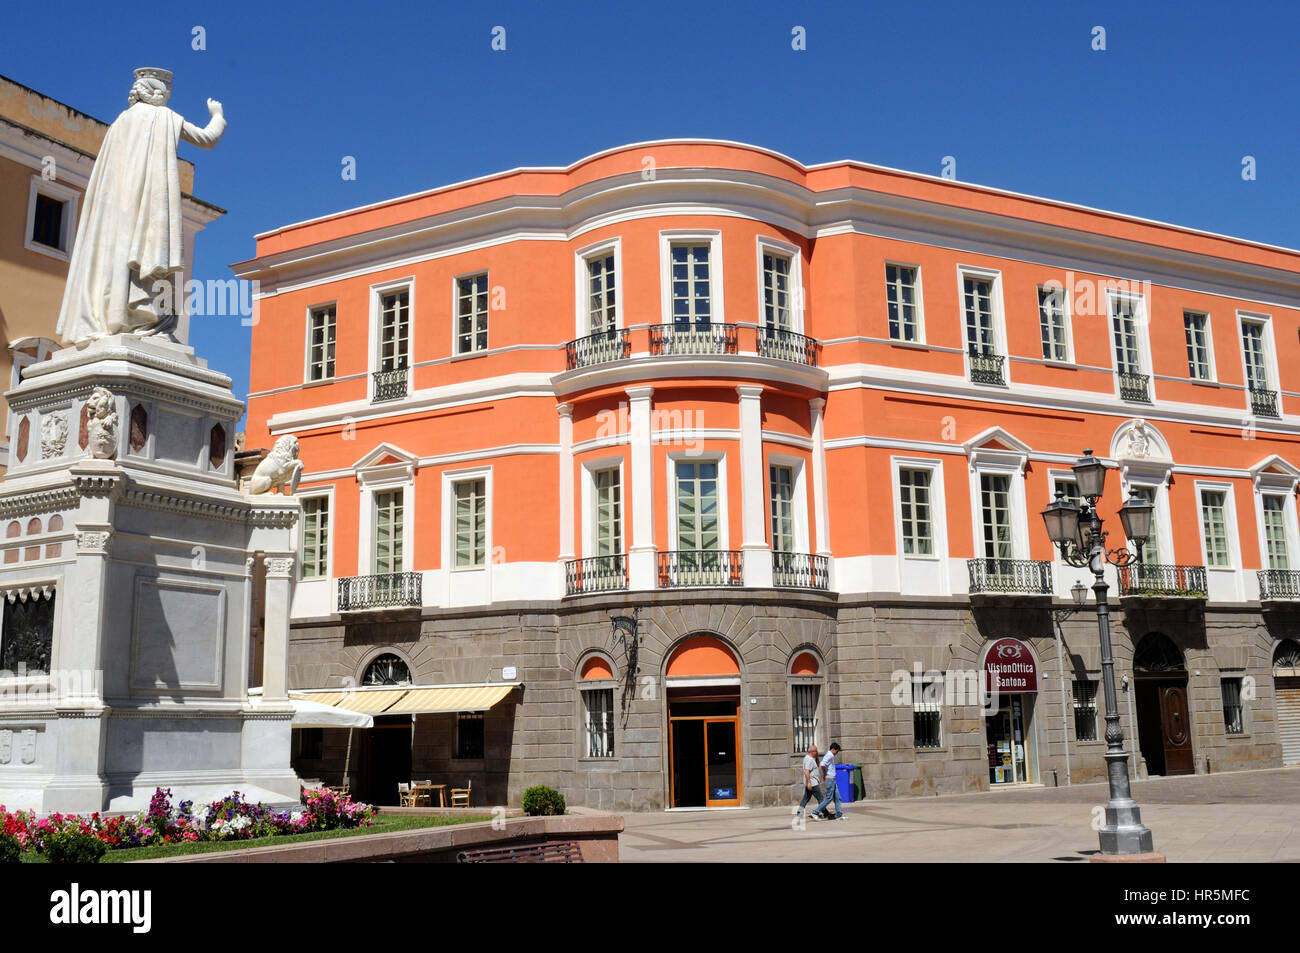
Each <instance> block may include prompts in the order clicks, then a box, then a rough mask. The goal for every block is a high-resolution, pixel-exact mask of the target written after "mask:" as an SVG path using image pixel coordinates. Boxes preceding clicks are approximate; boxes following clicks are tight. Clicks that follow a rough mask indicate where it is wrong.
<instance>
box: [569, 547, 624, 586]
mask: <svg viewBox="0 0 1300 953" xmlns="http://www.w3.org/2000/svg"><path fill="white" fill-rule="evenodd" d="M626 588H627V557H626V556H625V555H623V554H622V553H617V554H615V555H612V556H589V557H587V558H586V559H570V560H569V561H568V562H566V563H565V564H564V592H565V595H569V596H577V595H582V594H584V593H588V592H615V591H618V590H620V589H626Z"/></svg>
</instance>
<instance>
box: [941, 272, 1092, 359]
mask: <svg viewBox="0 0 1300 953" xmlns="http://www.w3.org/2000/svg"><path fill="white" fill-rule="evenodd" d="M1045 290H1046V291H1053V292H1057V293H1059V294H1060V298H1061V317H1062V320H1063V321H1064V322H1065V329H1064V331H1065V359H1064V360H1061V359H1060V358H1055V357H1050V358H1046V357H1045V358H1043V360H1045V361H1047V362H1048V363H1049V364H1069V365H1073V364H1074V309H1073V308H1072V306H1071V305H1072V302H1071V300H1070V298H1071V295H1070V289H1068V288H1066V287H1065V285H1064V284H1062V283H1061V282H1056V283H1055V284H1053V282H1052V281H1050V280H1049V281H1045V282H1041V283H1039V284H1037V285H1035V290H1034V298H1035V302H1034V303H1035V305H1037V307H1038V339H1039V353H1040V354H1041V353H1042V338H1043V310H1042V303H1041V302H1040V301H1039V300H1037V299H1038V297H1039V295H1040V293H1041V292H1043V291H1045ZM963 330H965V329H964V328H963Z"/></svg>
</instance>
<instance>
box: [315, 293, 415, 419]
mask: <svg viewBox="0 0 1300 953" xmlns="http://www.w3.org/2000/svg"><path fill="white" fill-rule="evenodd" d="M403 289H405V290H406V292H407V298H408V302H409V305H410V317H409V319H408V321H407V330H406V373H407V392H408V393H409V392H410V390H411V379H412V375H413V374H414V367H415V278H414V276H407V277H405V278H397V279H394V280H392V281H384V282H380V283H379V284H374V285H371V286H370V349H369V353H368V355H367V358H366V378H367V380H368V383H367V384H366V399H367V400H373V399H374V396H375V371H377V370H379V355H380V351H381V347H382V345H381V342H380V338H381V336H382V334H383V326H382V321H383V310H384V309H383V297H384V295H385V294H388V293H389V292H392V291H401V290H403ZM334 319H335V321H336V322H337V320H338V312H337V311H335V313H334ZM336 356H337V353H336ZM335 369H336V370H337V366H336V367H335Z"/></svg>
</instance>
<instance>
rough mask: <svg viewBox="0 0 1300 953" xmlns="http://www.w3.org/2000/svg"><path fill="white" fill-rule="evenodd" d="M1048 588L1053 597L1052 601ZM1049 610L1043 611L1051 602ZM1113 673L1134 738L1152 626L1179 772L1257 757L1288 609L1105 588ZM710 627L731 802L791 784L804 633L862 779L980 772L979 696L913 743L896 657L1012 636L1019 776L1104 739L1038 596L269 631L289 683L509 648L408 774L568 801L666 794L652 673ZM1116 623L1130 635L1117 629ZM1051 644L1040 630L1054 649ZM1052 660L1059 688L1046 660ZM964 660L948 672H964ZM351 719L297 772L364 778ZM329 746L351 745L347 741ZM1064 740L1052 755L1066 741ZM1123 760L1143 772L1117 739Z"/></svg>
mask: <svg viewBox="0 0 1300 953" xmlns="http://www.w3.org/2000/svg"><path fill="white" fill-rule="evenodd" d="M634 605H635V609H636V612H637V615H638V625H637V631H638V633H639V637H638V644H637V652H636V657H635V660H634V661H635V665H636V670H635V671H631V672H629V671H628V669H629V667H630V666H629V664H628V663H629V653H628V651H627V649H626V647H625V644H624V643H623V642H622V641H620V639H619V638H618V636H617V634H616V633H614V631H613V628H612V626H611V621H610V620H611V616H616V615H631V614H632V612H633V608H634ZM1060 608H1061V607H1056V609H1057V610H1059V609H1060ZM1061 615H1066V617H1064V618H1059V617H1060V616H1061ZM1111 620H1112V640H1113V644H1114V654H1115V669H1116V679H1117V681H1119V680H1120V679H1121V676H1124V675H1129V676H1130V679H1129V682H1128V689H1127V690H1125V689H1123V688H1121V689H1120V690H1119V692H1118V703H1119V710H1120V716H1121V727H1122V728H1123V730H1124V732H1125V736H1126V747H1128V749H1129V750H1130V751H1133V750H1134V749H1135V747H1136V740H1135V737H1134V729H1135V727H1136V726H1135V724H1134V721H1133V715H1134V709H1133V707H1132V706H1131V705H1130V702H1129V700H1130V697H1131V694H1132V691H1133V687H1134V684H1135V683H1134V681H1133V679H1132V674H1133V654H1134V643H1135V638H1136V639H1140V638H1141V637H1142V636H1143V635H1146V634H1147V633H1150V632H1157V633H1161V634H1163V635H1164V636H1166V637H1168V638H1169V639H1170V640H1171V641H1172V642H1173V643H1174V645H1175V646H1176V647H1177V648H1178V649H1179V650H1180V651H1181V653H1182V655H1183V658H1184V663H1185V670H1186V677H1187V695H1188V702H1189V705H1188V708H1189V717H1190V722H1191V729H1192V750H1193V759H1194V761H1193V763H1194V766H1195V771H1196V773H1206V772H1209V771H1214V772H1218V771H1225V770H1237V769H1242V768H1252V767H1275V766H1278V765H1279V764H1281V748H1280V745H1279V743H1278V738H1277V733H1276V728H1275V724H1274V715H1275V708H1274V699H1273V683H1272V675H1271V668H1270V664H1271V659H1272V653H1273V649H1274V647H1275V646H1276V645H1277V643H1278V640H1279V639H1281V638H1286V637H1294V633H1295V631H1296V630H1297V629H1300V618H1298V619H1295V620H1293V619H1291V618H1289V617H1278V616H1277V615H1274V614H1269V613H1262V612H1261V611H1260V610H1259V608H1258V607H1255V608H1253V609H1252V608H1249V607H1243V608H1220V607H1209V608H1207V607H1205V606H1204V605H1197V604H1190V605H1189V604H1188V603H1186V602H1182V601H1179V602H1171V603H1166V604H1164V605H1163V606H1161V605H1125V606H1122V607H1121V606H1114V607H1112V616H1111ZM698 634H708V635H713V636H715V637H717V638H719V639H721V640H723V641H724V642H725V643H726V644H727V645H728V646H730V647H731V648H732V649H733V651H734V654H735V655H736V657H737V660H738V662H739V667H740V686H739V693H740V702H741V704H740V725H741V737H742V743H741V755H742V771H741V778H742V789H743V801H744V803H745V804H747V805H750V806H772V805H779V804H788V803H792V802H793V801H794V800H796V799H797V797H798V792H799V786H798V783H797V782H798V779H799V777H800V774H799V765H800V762H801V760H802V752H796V751H794V750H793V747H794V729H793V727H792V719H793V715H792V710H791V709H792V701H791V685H792V682H793V681H795V680H796V679H795V678H794V677H792V676H791V675H789V674H788V673H789V672H790V665H791V661H792V660H793V659H794V658H795V657H796V656H797V655H799V654H800V653H802V652H805V651H806V652H810V653H811V654H813V655H814V656H815V657H816V658H817V659H819V662H820V674H819V676H818V677H816V678H815V679H812V681H813V682H815V683H816V684H818V685H820V706H819V708H820V710H819V723H818V728H817V732H816V736H817V739H818V742H819V744H820V745H821V747H822V749H823V750H825V747H826V745H828V744H829V742H830V741H831V740H837V741H839V742H840V744H841V745H842V747H843V752H842V756H841V760H842V761H843V762H847V763H852V764H856V765H860V766H861V767H862V774H863V783H864V786H865V789H866V793H867V796H869V797H896V796H906V795H927V794H949V793H961V792H970V791H981V790H987V789H989V787H990V786H991V785H990V780H989V754H988V748H987V737H986V727H985V718H984V711H983V710H982V709H981V708H980V706H979V701H978V699H977V698H973V697H964V698H963V697H956V698H945V700H944V703H943V704H942V706H941V718H940V720H941V730H940V745H939V747H937V748H932V749H918V748H917V747H916V746H915V738H914V732H913V714H912V707H911V703H910V700H911V687H910V680H911V677H912V676H913V674H914V673H917V672H920V673H927V672H929V673H940V674H941V675H947V676H948V677H949V680H950V681H954V683H955V684H956V685H959V686H960V685H962V684H966V685H974V679H975V677H976V676H975V673H977V672H978V671H979V668H980V665H981V661H982V654H983V652H984V649H985V647H986V646H987V645H988V644H989V643H991V642H993V641H995V640H997V639H1000V638H1005V637H1012V638H1016V639H1019V640H1021V641H1022V642H1024V643H1025V644H1027V645H1028V646H1029V647H1030V649H1031V651H1032V653H1033V654H1034V656H1035V662H1036V667H1037V671H1038V691H1037V693H1036V695H1035V696H1034V699H1033V713H1032V718H1031V720H1030V723H1029V726H1028V731H1029V736H1030V738H1031V739H1032V744H1033V750H1034V757H1033V759H1032V761H1033V762H1034V763H1033V770H1032V778H1031V781H1036V782H1037V783H1041V784H1046V785H1049V786H1050V785H1053V784H1062V785H1063V784H1066V783H1067V780H1072V781H1073V782H1076V783H1078V782H1084V781H1098V780H1102V779H1104V777H1105V763H1104V760H1103V754H1104V752H1105V742H1104V740H1097V741H1080V740H1078V739H1077V738H1076V732H1075V723H1074V710H1073V694H1072V683H1073V681H1074V680H1075V679H1076V678H1088V679H1092V680H1100V675H1101V652H1100V645H1099V642H1098V634H1097V624H1096V617H1095V614H1094V613H1093V612H1092V611H1090V610H1085V611H1083V612H1078V613H1074V614H1066V613H1061V612H1059V611H1058V612H1054V609H1053V607H1052V606H1050V605H1047V604H1046V603H1044V602H1037V603H1034V602H1015V601H1011V600H1000V601H999V600H994V601H990V602H987V603H982V604H981V603H977V604H975V605H972V604H971V602H970V601H968V600H966V599H964V598H953V599H949V600H934V601H929V602H924V603H922V602H919V601H915V600H910V601H909V600H907V599H900V598H897V597H895V598H878V599H860V600H850V599H847V598H837V597H836V596H833V595H826V594H820V593H793V592H754V591H741V592H722V591H719V592H714V591H708V592H704V591H681V592H664V593H654V594H651V595H649V596H647V595H645V594H640V593H638V594H637V597H636V600H635V604H633V602H632V601H631V600H630V599H628V598H627V597H626V595H625V594H611V595H608V596H588V597H580V598H576V599H571V600H565V601H564V602H562V603H550V604H545V605H539V604H527V605H513V606H494V607H492V608H491V609H489V610H484V609H476V610H460V611H428V610H426V613H425V614H424V615H422V616H418V617H415V616H412V617H408V618H388V619H383V618H372V619H369V620H358V621H351V620H349V621H346V622H344V621H341V620H338V619H337V618H336V619H330V620H322V621H319V622H313V623H310V624H302V625H298V626H297V627H295V629H294V631H293V634H292V639H291V647H290V685H291V687H292V688H299V689H301V688H326V687H337V686H340V685H347V684H359V683H360V679H361V676H362V673H363V672H364V671H365V669H366V666H367V665H368V664H369V662H370V661H372V660H373V659H374V658H375V657H377V656H378V655H381V654H386V653H392V654H395V655H398V656H399V657H400V658H402V659H403V660H404V661H406V663H407V664H408V666H409V668H410V671H411V675H412V678H413V681H414V683H415V684H418V685H439V684H465V683H478V682H495V681H502V680H503V678H502V671H503V669H505V668H507V667H514V668H515V669H516V671H517V679H518V680H519V681H522V682H523V683H524V684H523V687H522V688H520V689H516V690H515V691H514V692H512V693H511V694H510V695H509V696H507V698H506V700H505V701H503V702H502V703H500V704H498V705H497V706H496V707H495V708H493V709H492V710H490V711H489V712H487V713H486V715H485V719H484V742H485V743H484V752H483V753H484V757H483V758H482V759H474V760H464V759H460V758H458V757H457V756H456V755H457V751H456V748H455V744H456V742H455V738H456V716H455V715H454V714H425V715H417V716H415V717H414V719H413V725H412V729H411V777H413V778H431V779H432V780H433V781H434V782H435V783H444V784H447V785H448V786H449V787H462V786H465V785H466V783H472V789H473V791H474V797H473V801H474V803H475V804H501V803H508V804H511V805H516V806H517V805H518V804H519V803H520V799H521V796H522V792H523V790H524V789H525V788H527V787H528V786H530V785H532V784H548V785H550V786H552V787H554V788H556V789H557V790H559V791H561V792H562V793H563V794H564V795H565V797H566V799H567V800H568V801H569V803H570V804H575V805H585V806H588V807H593V808H599V809H609V810H635V811H650V810H660V809H663V808H665V807H668V806H671V798H672V792H671V777H670V766H669V764H670V763H669V758H670V753H669V745H668V742H667V739H668V737H669V722H668V703H667V687H666V683H665V670H666V665H667V661H668V658H669V656H670V654H671V653H672V651H673V649H674V648H675V647H676V646H677V645H679V644H681V643H682V642H683V641H684V640H686V639H687V638H689V637H691V636H694V635H698ZM1135 634H1136V635H1135ZM1058 646H1060V648H1058ZM596 656H598V657H600V658H602V659H603V660H605V661H606V662H607V664H608V665H609V667H610V668H611V670H612V671H613V675H614V679H613V680H612V681H610V682H603V683H600V684H601V685H602V686H603V687H611V688H613V689H614V698H615V731H614V752H615V756H614V757H613V758H608V759H606V758H600V759H594V758H588V757H586V755H587V754H588V752H587V750H586V748H585V740H584V738H585V736H584V714H583V711H584V709H583V704H582V701H581V687H582V685H583V683H582V682H581V679H580V672H581V668H582V666H583V664H584V661H585V660H586V659H588V658H592V657H596ZM1062 670H1063V672H1064V689H1065V691H1064V699H1062V679H1061V673H1062ZM1227 676H1234V677H1245V678H1246V679H1247V684H1248V685H1249V686H1250V687H1251V689H1252V692H1251V693H1250V694H1252V695H1253V697H1250V698H1248V699H1247V700H1246V701H1245V704H1244V708H1245V716H1244V717H1245V725H1244V727H1245V731H1244V733H1242V734H1238V735H1228V734H1227V733H1226V732H1225V728H1224V716H1223V705H1222V694H1221V690H1220V679H1221V678H1222V677H1227ZM963 679H966V680H967V681H965V682H963ZM1097 709H1098V726H1097V732H1096V734H1097V738H1098V739H1102V738H1104V731H1105V726H1104V723H1103V721H1102V714H1103V712H1104V699H1103V696H1102V692H1101V689H1100V687H1099V688H1098V693H1097ZM362 734H363V733H362V732H360V731H358V732H353V733H351V738H350V742H349V733H348V732H347V731H344V730H334V729H331V730H326V731H325V732H324V739H323V747H322V749H321V750H320V751H319V752H316V751H311V752H307V753H309V754H313V755H315V754H319V755H320V756H319V757H314V758H310V759H309V758H307V757H305V756H304V753H302V752H300V753H299V755H298V756H297V758H296V760H295V767H296V768H297V770H298V772H299V774H300V775H302V776H304V777H313V778H320V779H322V780H324V781H326V782H331V781H337V780H339V779H340V778H341V776H342V774H343V771H344V765H345V763H346V764H347V765H348V766H349V769H350V770H349V773H350V775H351V779H352V781H353V783H354V790H356V791H358V792H359V793H360V794H362V796H365V793H366V790H365V783H364V781H365V779H364V778H361V777H359V774H360V773H364V770H365V763H364V762H365V759H364V756H363V755H364V751H363V749H364V744H365V742H364V739H363V738H362V737H361V735H362ZM349 745H350V747H349ZM1067 752H1068V758H1069V767H1068V771H1067V767H1066V758H1067ZM1136 770H1138V771H1144V766H1143V764H1142V762H1141V758H1140V756H1139V758H1138V765H1137V769H1136Z"/></svg>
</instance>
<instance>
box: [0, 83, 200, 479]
mask: <svg viewBox="0 0 1300 953" xmlns="http://www.w3.org/2000/svg"><path fill="white" fill-rule="evenodd" d="M130 79H131V78H130V76H129V75H127V76H124V77H123V78H122V106H123V108H126V94H127V92H128V91H129V90H130V85H131V83H130ZM107 131H108V124H107V123H104V122H101V121H100V120H98V119H95V118H93V117H91V116H87V115H86V114H85V113H82V112H78V111H77V110H76V109H73V108H72V107H71V106H67V105H65V104H63V103H61V102H59V101H58V100H55V99H51V98H50V97H48V96H44V95H42V94H41V93H38V92H36V91H35V90H33V89H28V88H27V87H26V86H23V85H22V84H20V83H17V82H14V81H13V80H11V79H8V78H6V77H4V76H0V341H3V343H4V345H5V347H4V348H2V349H0V383H2V384H3V387H2V388H0V391H8V390H10V389H12V388H13V387H15V386H17V384H18V382H19V380H20V379H21V374H22V369H23V368H24V367H26V366H27V365H29V364H32V363H34V362H36V361H40V360H44V359H45V358H46V357H48V356H49V354H50V352H51V351H52V350H56V349H57V348H58V347H59V344H58V342H57V341H56V340H55V325H56V324H57V323H58V319H59V305H60V303H61V302H62V300H63V285H64V282H65V281H66V279H67V274H68V258H69V256H70V254H71V252H72V244H73V242H74V241H76V232H77V221H78V215H79V214H80V207H81V196H82V194H83V193H84V191H85V189H86V183H87V181H88V180H89V178H90V171H91V168H92V167H93V165H94V161H95V155H96V154H97V153H98V151H99V145H100V143H101V142H102V141H103V139H104V134H105V133H106V132H107ZM180 178H181V193H182V195H183V196H184V230H185V261H186V262H192V261H193V260H194V236H195V234H197V233H198V232H199V231H200V230H201V229H202V228H203V227H204V226H205V225H207V224H208V223H209V222H211V221H213V220H214V219H216V218H217V217H219V216H220V215H222V214H224V210H223V209H220V208H218V207H217V206H215V205H210V204H209V203H207V202H204V201H201V200H200V199H196V198H194V196H193V195H192V194H191V193H192V191H193V188H194V164H193V163H192V162H188V161H186V160H185V159H181V160H180ZM187 277H188V276H187ZM177 337H178V338H179V339H180V340H181V341H187V340H188V338H189V321H188V316H187V315H182V317H181V322H180V327H179V328H178V331H177ZM0 426H2V427H3V429H2V430H0V441H2V443H0V472H2V471H3V470H4V469H5V467H6V466H7V464H8V460H9V437H10V434H9V408H8V404H7V403H6V402H5V401H4V398H3V397H2V396H0Z"/></svg>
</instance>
